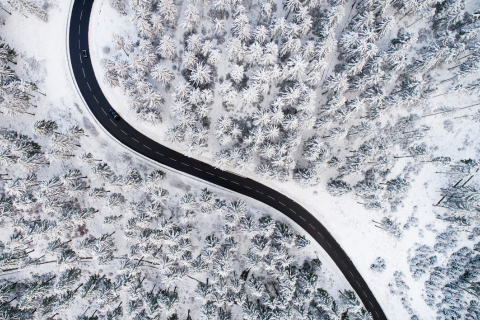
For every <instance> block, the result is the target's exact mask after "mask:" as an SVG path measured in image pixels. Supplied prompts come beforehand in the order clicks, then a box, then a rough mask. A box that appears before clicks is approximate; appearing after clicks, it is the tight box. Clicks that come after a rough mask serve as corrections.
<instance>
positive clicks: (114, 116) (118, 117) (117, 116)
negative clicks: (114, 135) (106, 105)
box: [110, 109, 120, 120]
mask: <svg viewBox="0 0 480 321" xmlns="http://www.w3.org/2000/svg"><path fill="white" fill-rule="evenodd" d="M110 114H111V115H112V116H113V118H114V119H115V120H119V119H120V116H119V115H118V114H117V112H116V111H115V110H113V109H110Z"/></svg>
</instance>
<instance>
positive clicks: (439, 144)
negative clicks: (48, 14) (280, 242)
mask: <svg viewBox="0 0 480 321" xmlns="http://www.w3.org/2000/svg"><path fill="white" fill-rule="evenodd" d="M352 4H353V1H349V2H348V4H347V5H346V6H345V7H346V8H350V6H351V5H352ZM187 5H188V3H186V2H184V3H182V4H181V5H180V4H179V5H178V8H181V9H179V12H181V14H180V18H179V22H181V21H182V19H183V16H182V13H183V12H184V11H185V8H186V6H187ZM278 5H280V2H278ZM127 7H128V6H127ZM477 7H478V2H475V1H471V2H469V3H468V6H467V9H472V8H477ZM258 9H259V8H258V5H257V4H256V3H252V5H251V6H249V7H248V13H249V14H250V13H251V17H252V19H251V20H255V19H256V18H253V17H256V14H257V12H258ZM128 10H129V9H128ZM128 10H127V13H128V14H127V15H126V16H121V15H119V14H118V13H117V12H116V11H115V10H114V9H113V8H111V7H110V6H109V5H108V3H106V2H96V3H95V4H94V8H93V11H92V17H91V25H90V26H91V27H90V43H91V46H92V47H91V48H90V51H91V55H92V62H93V63H94V68H95V71H96V74H97V78H98V79H99V83H100V85H101V87H102V90H103V92H104V94H105V95H106V97H107V98H108V100H109V101H110V102H111V104H112V106H115V108H116V110H117V111H119V113H120V114H122V115H123V117H124V118H126V119H128V120H129V123H131V124H132V125H133V126H134V127H135V128H136V129H137V130H139V131H141V132H142V133H143V134H145V135H147V136H149V137H151V138H152V139H154V140H156V141H158V142H160V143H162V144H164V145H166V146H168V147H170V148H172V149H176V150H178V151H179V152H183V150H182V148H180V147H179V145H178V144H172V143H169V142H168V141H167V140H166V139H165V133H166V131H167V129H168V128H170V127H171V126H173V125H174V123H175V119H174V118H173V117H171V115H170V110H171V108H172V98H171V94H172V93H173V87H174V86H172V88H171V89H169V91H166V90H165V89H164V87H162V86H160V85H158V90H160V91H161V92H162V94H163V95H164V98H165V104H164V106H163V107H162V108H161V110H162V113H161V115H162V118H163V122H162V123H161V124H157V125H152V124H148V123H145V122H139V121H138V120H136V118H135V113H134V112H133V111H132V109H131V108H130V105H129V100H128V98H127V96H126V95H125V94H124V93H123V92H122V90H121V89H119V88H111V87H110V86H109V85H107V84H106V83H105V82H104V81H103V79H104V69H103V67H102V65H101V60H102V59H115V58H118V59H120V60H126V58H127V57H126V55H125V54H124V53H122V52H121V51H115V50H114V49H113V44H112V36H113V35H114V34H116V35H122V36H124V37H125V38H126V39H127V38H128V39H130V40H131V41H133V42H135V41H136V40H137V39H138V35H137V34H136V31H135V28H134V26H133V23H132V21H131V19H132V12H131V11H128ZM203 14H204V13H203ZM348 15H349V13H348V10H347V13H346V14H345V15H344V20H342V21H343V23H345V18H347V17H348ZM350 18H351V16H350ZM396 18H397V20H401V21H396V22H395V25H394V27H393V28H392V30H390V31H389V32H388V33H387V34H386V35H385V36H384V39H383V40H382V41H381V43H379V44H378V45H379V47H380V48H382V49H385V48H387V45H388V43H389V41H390V40H391V39H392V38H394V37H395V35H396V33H397V31H398V29H399V28H400V27H408V31H413V32H414V33H416V34H424V35H425V34H428V32H429V28H430V26H429V22H428V21H427V19H423V20H421V21H419V22H416V20H417V17H415V16H412V17H407V18H405V19H400V17H396ZM229 21H230V20H229ZM414 22H415V24H414V26H413V28H411V27H409V26H410V25H411V24H413V23H414ZM227 23H230V22H227ZM201 25H202V26H203V27H205V28H206V29H207V30H209V28H211V26H212V23H211V18H210V17H208V16H207V15H206V14H204V15H203V16H202V22H201ZM341 25H342V24H340V26H341ZM180 29H181V28H180V27H179V28H178V29H176V30H175V31H174V34H175V35H176V37H177V38H176V45H177V53H178V55H179V56H181V53H180V52H181V50H184V48H185V47H184V43H183V41H184V38H183V36H182V32H181V30H180ZM199 29H200V28H199ZM226 30H227V32H230V28H229V27H227V28H226ZM341 31H342V30H341V28H340V27H339V28H338V29H337V34H338V35H339V34H340V32H341ZM424 45H425V42H421V41H419V42H418V43H417V44H415V45H414V46H415V48H416V49H420V48H421V47H422V46H424ZM222 48H225V47H222ZM225 51H226V50H223V57H224V58H225V59H224V60H223V61H221V62H220V64H219V65H218V67H217V70H218V74H219V76H225V75H226V74H227V73H228V72H230V71H231V69H232V66H233V64H232V63H231V62H227V58H226V57H227V55H226V53H225ZM332 59H335V60H330V62H331V61H336V58H335V57H332ZM162 63H164V64H165V65H167V66H168V67H170V66H171V65H172V64H175V65H176V66H177V68H178V69H177V70H176V71H174V74H175V77H176V78H175V81H174V83H175V82H178V81H180V80H183V79H182V78H183V77H182V76H181V74H180V69H181V68H180V64H181V62H180V61H179V60H178V59H176V60H175V61H174V62H170V61H163V62H162ZM457 63H458V61H454V62H452V63H450V64H444V65H442V69H435V70H433V71H432V72H431V76H432V77H433V78H434V79H436V80H440V79H447V78H449V77H450V76H451V74H452V72H451V71H448V70H447V68H450V67H453V66H455V65H456V64H457ZM333 67H334V66H333V63H332V65H331V66H329V70H330V72H332V70H333V69H334V68H333ZM471 79H472V80H473V79H474V78H471ZM437 84H438V82H437ZM438 87H439V88H438V90H437V92H436V93H435V94H434V96H435V95H437V94H443V93H445V92H447V90H448V89H449V88H450V84H449V83H444V84H442V83H440V84H439V85H438ZM215 90H217V88H216V89H215ZM476 102H478V96H476V95H473V96H468V95H464V94H462V93H450V94H448V95H441V96H437V97H432V98H430V99H429V101H428V107H427V108H425V109H424V110H419V109H413V112H415V113H419V114H420V115H422V114H423V115H427V114H430V113H432V112H434V110H435V109H436V108H439V107H444V106H445V107H454V108H461V107H464V106H469V105H471V104H474V103H476ZM236 108H237V109H235V108H234V109H233V110H232V111H228V113H227V112H226V111H225V110H224V108H223V107H222V106H221V102H220V101H219V100H218V95H217V96H216V98H215V101H214V104H213V108H212V111H211V112H210V114H209V117H211V119H212V125H211V127H212V128H213V127H214V125H213V124H214V123H215V121H216V119H218V118H219V117H220V116H221V115H223V114H228V115H229V116H234V117H236V116H238V114H242V113H244V114H251V113H252V112H253V111H254V110H255V108H251V107H242V109H240V108H239V107H238V106H237V107H236ZM477 110H478V107H474V108H470V109H465V110H462V111H459V112H457V113H453V114H441V115H437V116H431V117H425V118H423V119H421V120H420V121H419V122H418V123H417V126H420V125H427V126H429V127H430V128H431V129H430V131H429V132H428V134H427V136H425V137H424V138H423V139H421V140H420V141H419V142H418V143H419V144H420V143H425V144H426V146H427V149H428V153H429V154H430V155H431V156H432V157H438V156H445V157H451V158H452V159H453V160H454V161H459V160H461V159H469V158H471V159H478V158H479V152H480V149H479V148H480V145H479V144H480V135H478V130H479V127H478V122H474V121H472V120H471V119H470V118H469V117H462V116H464V115H467V116H468V115H472V114H474V113H475V112H476V111H477ZM411 111H412V110H411V109H405V110H399V111H398V112H395V113H394V114H392V115H386V116H385V117H382V118H381V121H382V123H383V124H386V123H387V122H388V121H390V122H391V123H392V124H393V123H395V121H396V120H397V119H398V115H401V116H407V115H408V114H409V113H410V112H411ZM457 117H460V118H457ZM355 120H358V119H355ZM208 142H209V147H208V150H207V151H206V152H205V153H203V154H202V155H200V156H195V157H196V158H198V159H200V160H202V161H205V162H207V163H212V158H213V155H214V154H215V153H216V152H218V151H219V150H220V149H221V146H220V145H219V144H218V141H217V140H216V139H215V137H214V134H213V130H211V131H210V133H209V140H208ZM332 145H333V146H334V149H338V150H341V151H348V150H349V149H351V148H350V147H351V146H352V144H351V143H350V142H348V141H346V140H343V141H340V140H338V141H335V142H334V143H333V144H332ZM397 152H398V154H396V155H394V156H404V155H406V154H405V150H401V149H397ZM343 154H344V155H345V154H346V155H348V153H347V152H343ZM232 170H234V169H233V168H232ZM448 171H449V167H448V166H447V167H440V166H435V165H432V164H431V163H423V164H422V163H417V162H416V161H415V160H413V158H403V159H399V160H398V161H397V162H396V163H395V166H394V168H393V169H392V170H391V171H390V172H389V173H388V175H387V176H386V177H384V178H383V182H386V181H388V180H390V179H394V178H396V177H397V176H398V175H401V174H407V173H408V174H407V177H408V179H409V180H410V183H411V188H410V189H409V191H408V193H407V195H406V196H405V197H404V199H403V201H402V204H401V205H400V206H399V207H398V208H397V210H396V211H394V212H390V211H389V210H385V211H374V210H366V209H365V208H364V206H362V204H359V203H361V202H362V201H361V199H359V198H356V197H355V196H354V195H353V193H350V194H347V195H345V196H341V197H333V196H331V195H330V194H329V193H328V192H327V182H328V179H329V178H330V177H332V175H333V171H332V170H331V169H328V168H326V169H325V170H324V171H323V172H322V171H321V170H318V169H317V172H319V177H320V183H319V184H318V185H317V186H314V187H301V186H299V185H297V184H295V183H294V182H293V181H289V182H286V183H280V182H276V181H263V183H264V184H266V185H268V186H270V187H272V188H275V189H277V190H278V191H280V192H281V193H284V194H285V195H288V196H289V197H291V198H292V199H294V200H296V201H297V202H299V203H300V204H302V205H303V206H304V207H305V208H306V209H308V210H309V211H310V212H311V213H313V214H314V215H316V217H317V218H318V219H319V220H320V221H321V222H322V224H324V225H325V226H326V227H327V228H328V230H329V231H330V232H331V233H332V234H333V235H334V237H335V238H336V239H337V241H338V242H339V243H340V244H341V246H342V247H343V249H344V250H345V251H346V253H347V254H348V255H349V256H350V257H351V259H352V261H353V262H354V263H355V265H356V267H357V268H358V269H359V271H360V273H361V274H362V275H363V276H364V278H365V279H366V281H367V283H368V284H369V286H370V288H371V290H372V291H373V293H374V294H375V296H376V298H377V299H378V301H379V303H380V304H381V306H382V307H383V309H384V311H385V313H386V315H387V316H388V317H389V318H395V319H407V318H410V317H411V316H412V315H417V316H418V317H419V318H422V319H434V318H436V317H437V315H436V311H435V309H434V308H432V307H429V306H427V304H426V303H425V301H424V293H425V292H424V282H425V281H426V280H427V279H428V277H429V275H428V273H427V274H426V275H424V276H423V277H421V278H419V279H414V278H413V277H412V274H411V273H410V264H409V262H408V258H409V257H413V256H414V253H413V252H414V249H415V248H416V247H417V245H421V244H426V245H428V246H430V247H433V246H434V244H435V243H436V239H435V238H436V236H437V235H438V234H439V233H440V232H443V231H444V230H445V229H446V228H447V227H448V226H449V223H447V222H445V221H442V220H440V219H438V218H436V215H437V214H442V213H443V212H444V211H445V210H444V209H442V208H436V207H434V206H432V205H433V204H435V203H437V201H439V200H440V199H441V197H442V196H441V191H440V189H441V188H446V187H447V186H452V185H453V184H454V183H455V182H456V180H455V178H454V177H451V176H449V175H448V174H442V173H436V172H448ZM244 175H247V176H250V177H252V178H254V179H258V178H257V177H256V176H255V174H254V172H253V170H251V171H248V172H247V173H245V174H244ZM344 179H345V180H346V181H347V182H349V183H351V184H352V185H354V184H355V183H356V182H358V181H359V180H361V179H362V175H359V174H354V175H350V176H348V177H346V178H344ZM477 183H478V178H476V177H475V178H473V179H472V180H471V181H470V183H469V184H473V185H474V184H477ZM383 217H389V218H391V219H392V220H396V221H397V222H399V223H400V225H401V226H402V229H401V230H402V233H403V235H402V237H401V238H400V239H397V238H395V237H392V236H391V235H390V234H388V233H387V232H385V231H384V230H382V229H380V228H379V227H377V226H376V223H375V222H373V221H376V222H380V221H381V220H382V218H383ZM411 218H414V219H413V220H412V219H411ZM409 220H410V221H411V222H414V223H411V224H409V228H408V229H407V228H403V226H404V225H405V224H407V222H408V221H409ZM474 243H475V242H474V240H468V239H467V235H466V233H464V234H462V235H460V237H459V241H458V243H457V244H456V246H455V247H454V248H453V249H451V250H449V252H448V253H446V254H444V255H439V257H438V260H439V261H438V262H439V264H442V262H445V261H446V258H447V257H448V256H449V253H452V252H454V251H456V250H458V249H460V248H461V247H463V246H467V245H468V246H470V247H472V246H473V244H474ZM377 257H381V258H383V259H385V262H386V270H385V271H383V272H382V273H376V272H373V271H372V270H371V269H370V265H371V264H372V263H373V262H374V261H375V259H376V258H377ZM396 271H400V272H402V273H403V274H404V277H403V279H404V281H405V282H406V284H407V285H408V287H409V289H408V290H404V294H403V295H399V294H398V293H392V291H391V290H392V287H389V285H390V284H395V277H394V274H395V272H396ZM402 297H405V298H406V301H405V302H406V303H403V304H402V301H401V299H402ZM405 305H406V306H408V307H411V310H408V309H406V308H405Z"/></svg>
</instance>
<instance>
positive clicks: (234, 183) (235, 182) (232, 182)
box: [231, 181, 240, 185]
mask: <svg viewBox="0 0 480 321" xmlns="http://www.w3.org/2000/svg"><path fill="white" fill-rule="evenodd" d="M231 182H232V183H234V184H237V185H240V184H238V183H237V182H235V181H231Z"/></svg>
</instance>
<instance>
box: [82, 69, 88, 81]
mask: <svg viewBox="0 0 480 321" xmlns="http://www.w3.org/2000/svg"><path fill="white" fill-rule="evenodd" d="M82 71H83V78H87V76H85V70H84V69H83V67H82Z"/></svg>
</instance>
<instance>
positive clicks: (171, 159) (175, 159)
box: [169, 157, 177, 162]
mask: <svg viewBox="0 0 480 321" xmlns="http://www.w3.org/2000/svg"><path fill="white" fill-rule="evenodd" d="M169 158H170V159H171V160H173V161H175V162H176V161H177V160H176V159H174V158H171V157H169Z"/></svg>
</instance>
